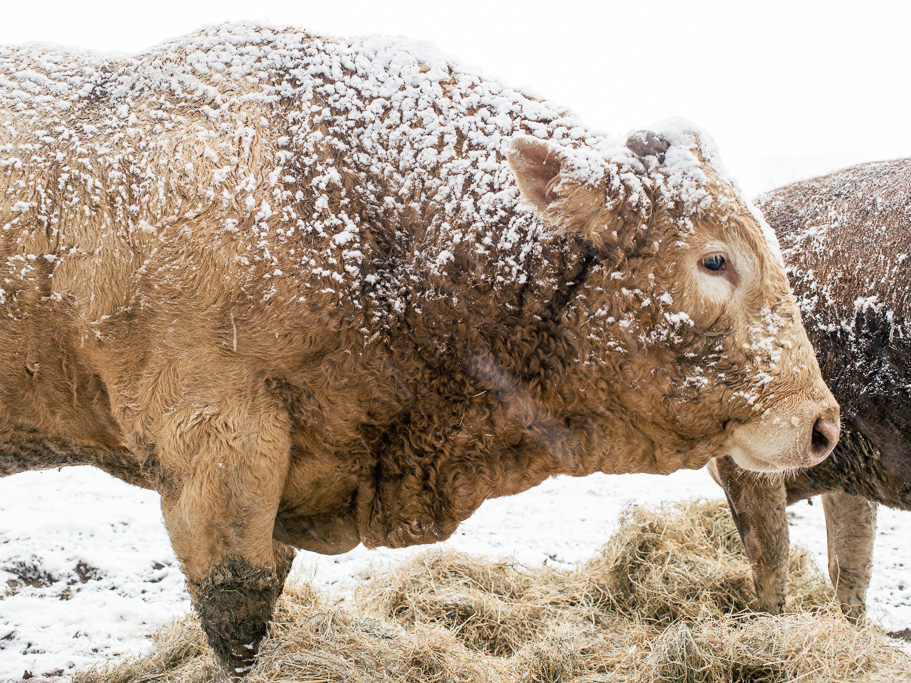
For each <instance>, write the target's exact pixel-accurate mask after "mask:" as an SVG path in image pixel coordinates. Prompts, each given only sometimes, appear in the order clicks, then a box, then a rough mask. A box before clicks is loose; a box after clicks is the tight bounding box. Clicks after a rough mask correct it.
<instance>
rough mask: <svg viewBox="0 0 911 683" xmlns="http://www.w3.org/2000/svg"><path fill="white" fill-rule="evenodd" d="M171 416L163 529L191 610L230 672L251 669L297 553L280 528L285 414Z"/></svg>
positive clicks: (165, 440) (234, 410)
mask: <svg viewBox="0 0 911 683" xmlns="http://www.w3.org/2000/svg"><path fill="white" fill-rule="evenodd" d="M204 411H205V414H204V415H200V412H201V411H200V409H199V408H198V407H196V408H195V409H193V410H187V411H183V412H182V411H175V412H173V413H170V414H169V416H168V418H169V423H170V429H169V430H168V431H167V432H165V433H162V434H161V437H162V441H160V442H159V446H160V454H161V461H162V469H163V470H165V471H171V472H172V473H173V485H166V486H164V488H163V491H162V510H163V513H164V520H165V525H166V526H167V529H168V533H169V534H170V537H171V542H172V544H173V546H174V550H175V552H176V553H177V556H178V558H179V559H180V562H181V566H182V568H183V571H184V574H185V575H186V578H187V586H188V588H189V591H190V595H191V598H192V601H193V606H194V608H195V609H196V612H197V614H198V615H199V620H200V623H201V625H202V628H203V630H204V631H205V633H206V637H207V638H208V640H209V644H210V645H211V647H212V649H213V651H214V653H215V655H216V659H217V660H218V662H219V663H220V664H221V665H222V667H223V668H224V669H225V671H226V673H227V674H228V676H229V677H231V678H240V677H241V676H243V675H244V674H245V673H246V672H247V671H248V670H249V669H250V668H251V667H252V665H253V661H254V658H255V656H256V653H257V651H258V649H259V644H260V641H262V639H263V637H265V635H266V633H267V630H268V627H269V623H270V621H271V619H272V613H273V609H274V607H275V603H276V600H277V599H278V597H279V595H280V594H281V591H282V587H283V585H284V581H285V577H286V576H287V574H288V570H289V569H290V566H291V561H292V559H293V555H294V551H293V550H292V549H291V548H290V547H288V546H286V545H284V544H282V543H278V542H275V541H273V538H272V533H273V528H274V524H275V516H276V512H277V510H278V505H279V499H280V497H281V492H282V489H283V487H284V483H285V478H286V476H287V471H288V462H289V458H290V445H289V441H288V425H287V419H286V417H285V415H284V414H283V413H282V412H281V411H280V410H271V411H270V410H266V409H264V408H263V407H262V406H257V409H256V410H255V411H254V410H243V409H239V408H238V405H237V404H232V405H229V406H227V407H226V408H223V409H222V408H214V407H212V406H207V407H206V408H204Z"/></svg>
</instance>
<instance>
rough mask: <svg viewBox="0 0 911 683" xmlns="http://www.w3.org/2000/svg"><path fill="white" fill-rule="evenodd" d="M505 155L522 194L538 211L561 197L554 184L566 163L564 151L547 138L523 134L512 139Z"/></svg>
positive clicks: (543, 210) (540, 211)
mask: <svg viewBox="0 0 911 683" xmlns="http://www.w3.org/2000/svg"><path fill="white" fill-rule="evenodd" d="M506 159H507V160H508V161H509V165H510V166H511V167H512V172H513V173H515V174H516V182H517V183H518V184H519V191H520V192H521V193H522V196H523V197H524V198H525V199H526V200H527V201H528V202H529V203H530V204H531V205H532V206H533V207H535V209H536V210H537V212H538V213H539V214H541V213H544V212H545V211H546V210H547V208H548V207H549V206H550V205H551V204H553V203H554V202H555V201H556V200H557V199H558V198H559V195H558V194H557V193H556V191H555V190H556V187H555V186H556V184H557V182H558V181H557V178H558V176H559V175H560V171H561V170H562V168H563V165H564V164H565V163H566V157H565V154H564V153H563V151H562V150H560V149H559V148H558V147H556V146H555V145H552V144H550V143H548V142H545V141H544V140H538V139H537V138H532V137H528V136H525V135H522V136H519V137H515V138H513V139H512V141H511V143H510V145H509V149H508V150H507V151H506Z"/></svg>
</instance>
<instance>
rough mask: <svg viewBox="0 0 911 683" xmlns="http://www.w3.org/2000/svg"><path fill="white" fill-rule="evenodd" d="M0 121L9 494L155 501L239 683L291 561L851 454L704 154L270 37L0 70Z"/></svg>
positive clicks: (409, 63) (383, 50)
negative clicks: (553, 500)
mask: <svg viewBox="0 0 911 683" xmlns="http://www.w3.org/2000/svg"><path fill="white" fill-rule="evenodd" d="M0 114H2V122H3V127H2V128H0V288H2V293H0V342H2V343H0V473H3V474H7V475H8V474H14V473H16V472H19V471H22V470H28V469H37V468H45V467H56V466H60V465H68V464H92V465H96V466H98V467H101V468H103V469H105V470H106V471H108V472H110V473H112V474H114V475H115V476H118V477H120V478H122V479H125V480H127V481H130V482H132V483H135V484H138V485H140V486H146V487H149V488H154V489H155V490H157V491H159V492H160V493H161V501H162V510H163V514H164V520H165V524H166V525H167V528H168V531H169V533H170V535H171V539H172V541H173V545H174V549H175V551H176V553H177V555H178V557H179V558H180V561H181V563H182V567H183V570H184V572H185V574H186V577H187V582H188V585H189V588H190V592H191V595H192V597H193V601H194V605H195V607H196V609H197V611H198V613H199V615H200V619H201V621H202V624H203V627H204V629H205V631H206V633H207V635H208V638H209V641H210V643H211V644H212V646H213V648H214V650H215V653H216V655H217V656H218V658H219V659H220V661H221V662H222V663H223V664H224V665H225V666H226V667H227V668H228V669H229V671H230V672H232V673H236V674H240V673H243V671H245V670H246V668H247V667H249V666H250V664H251V663H252V660H253V656H254V654H255V652H256V650H257V647H258V645H259V642H260V640H261V638H262V637H263V635H264V634H265V632H266V628H267V624H268V620H269V619H270V617H271V613H272V608H273V604H274V602H275V599H276V597H277V596H278V594H279V593H280V591H281V587H282V584H283V581H284V577H285V574H286V572H287V569H288V566H289V563H290V558H291V556H292V550H291V548H292V547H297V548H304V549H308V550H312V551H316V552H321V553H338V552H344V551H346V550H349V549H350V548H353V547H354V546H356V545H357V544H359V543H364V544H367V545H370V546H378V545H387V546H403V545H409V544H414V543H429V542H433V541H436V540H440V539H444V538H446V537H447V536H449V535H450V534H451V533H452V532H453V530H454V529H455V528H456V527H457V525H458V524H459V523H460V522H461V521H462V520H464V519H466V518H467V517H468V516H469V515H470V514H471V513H472V512H473V511H474V510H475V509H476V508H477V507H478V506H479V505H480V504H481V502H482V501H484V500H485V499H486V498H490V497H493V496H501V495H507V494H511V493H516V492H518V491H521V490H523V489H526V488H528V487H531V486H534V485H536V484H538V483H539V482H541V481H542V480H543V479H545V478H547V477H549V476H553V475H556V474H561V473H564V474H572V475H584V474H588V473H591V472H596V471H603V472H660V473H667V472H672V471H674V470H676V469H678V468H681V467H688V468H698V467H701V466H702V465H704V464H705V463H706V461H707V460H708V459H709V458H710V457H712V456H714V455H717V454H719V453H728V454H731V455H733V456H734V457H735V458H736V459H737V460H738V462H740V463H741V464H742V465H744V466H745V467H748V468H752V469H757V470H781V469H785V468H791V467H796V466H804V465H810V464H813V463H816V462H818V461H820V460H821V459H822V458H824V457H825V456H826V455H827V454H828V452H829V451H830V450H831V448H832V446H833V445H834V443H835V441H836V440H837V438H838V431H839V428H838V406H837V404H836V403H835V401H834V400H833V398H832V396H831V395H830V393H829V392H828V390H827V389H826V387H825V385H824V384H823V382H822V380H821V378H820V375H819V370H818V368H817V365H816V361H815V359H814V356H813V352H812V349H811V348H810V346H809V344H808V342H807V339H806V336H805V333H804V330H803V328H802V327H801V324H800V319H799V316H798V312H797V309H796V307H795V304H794V300H793V297H792V296H791V294H790V292H789V290H788V284H787V280H786V279H785V274H784V272H783V267H782V264H781V261H780V258H779V257H778V256H777V253H776V247H775V243H774V238H772V239H771V240H770V239H769V237H768V232H767V231H765V232H764V230H763V226H762V223H761V220H760V218H759V217H758V214H756V213H755V212H754V211H753V210H752V209H751V207H750V205H749V204H748V203H747V202H746V201H745V200H744V199H743V198H742V197H741V196H740V194H739V192H738V191H737V189H736V188H735V186H734V185H733V184H732V183H731V181H730V180H728V179H727V177H726V176H725V174H724V172H723V170H722V169H721V166H720V163H719V161H718V159H717V155H716V152H715V150H714V147H713V145H712V143H711V142H710V140H709V139H708V138H707V137H706V136H705V135H704V134H700V133H697V132H694V131H692V130H690V129H688V128H687V127H685V126H681V125H680V124H673V123H672V124H668V125H666V126H663V127H662V128H661V129H660V130H655V131H643V132H639V133H635V134H633V135H632V136H630V137H629V139H628V140H625V141H624V140H613V139H609V138H605V137H603V136H601V135H598V134H596V133H594V132H592V131H590V130H588V129H586V128H585V127H584V126H582V125H581V124H580V123H579V122H578V121H577V120H576V119H574V118H573V117H572V116H571V115H570V114H568V113H566V112H565V111H564V110H562V109H560V108H557V107H555V106H554V105H552V104H550V103H547V102H543V101H539V100H535V99H532V98H530V97H527V96H525V95H523V94H521V93H519V92H517V91H514V90H511V89H509V88H507V87H505V86H503V85H501V84H499V83H497V82H495V81H491V80H487V79H484V78H481V77H479V76H477V75H475V74H473V73H471V72H468V71H465V70H463V69H461V68H460V67H458V66H456V65H453V64H451V63H448V62H446V61H445V60H443V59H442V58H441V57H439V56H437V55H435V54H433V53H430V52H429V51H427V50H426V48H423V47H409V46H407V45H403V44H401V43H398V42H395V41H389V40H384V39H377V40H366V41H357V42H347V41H338V40H328V39H323V38H317V37H313V36H310V35H308V34H305V33H302V32H298V31H294V30H290V29H287V30H269V29H261V28H256V27H250V26H245V25H228V26H221V27H216V28H212V29H208V30H206V31H203V32H201V33H199V34H196V35H193V36H190V37H188V38H186V39H183V40H180V41H177V42H174V43H169V44H166V45H164V46H162V47H159V48H157V49H155V50H151V51H149V52H146V53H143V54H142V55H140V56H138V57H134V58H105V57H93V56H90V55H85V54H81V53H80V54H73V53H66V52H53V51H50V52H48V51H41V50H40V49H38V48H8V49H3V50H0Z"/></svg>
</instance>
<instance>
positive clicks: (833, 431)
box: [811, 417, 841, 460]
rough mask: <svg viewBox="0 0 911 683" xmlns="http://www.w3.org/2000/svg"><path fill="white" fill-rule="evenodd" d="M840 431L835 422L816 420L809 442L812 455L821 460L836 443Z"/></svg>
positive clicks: (822, 419) (823, 419)
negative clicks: (810, 442)
mask: <svg viewBox="0 0 911 683" xmlns="http://www.w3.org/2000/svg"><path fill="white" fill-rule="evenodd" d="M840 431H841V430H840V429H839V427H838V423H837V422H833V421H832V420H829V419H826V418H822V417H821V418H819V419H817V420H816V423H815V424H814V425H813V436H812V440H811V441H812V446H811V450H812V451H813V455H814V456H816V457H817V458H819V459H820V460H821V459H822V458H825V457H826V456H827V455H828V454H829V453H831V452H832V449H833V448H835V444H836V443H838V436H839V432H840Z"/></svg>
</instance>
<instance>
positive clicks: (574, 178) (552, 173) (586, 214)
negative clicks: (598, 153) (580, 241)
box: [506, 135, 606, 241]
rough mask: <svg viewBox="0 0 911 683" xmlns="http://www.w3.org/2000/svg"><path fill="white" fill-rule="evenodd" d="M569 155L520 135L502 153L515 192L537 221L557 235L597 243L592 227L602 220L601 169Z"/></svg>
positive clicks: (554, 147)
mask: <svg viewBox="0 0 911 683" xmlns="http://www.w3.org/2000/svg"><path fill="white" fill-rule="evenodd" d="M572 155H573V152H572V151H570V150H568V149H565V148H563V147H560V146H559V145H556V144H554V143H550V142H546V141H544V140H539V139H537V138H533V137H529V136H524V135H522V136H518V137H515V138H513V139H512V141H511V143H510V146H509V149H508V150H507V152H506V158H507V160H508V161H509V165H510V166H511V167H512V170H513V173H515V175H516V182H517V183H518V185H519V191H520V192H521V193H522V196H523V197H524V198H525V199H526V200H527V201H528V202H529V203H530V204H531V205H532V207H534V210H535V213H536V214H537V215H538V218H540V219H541V220H542V221H544V222H545V223H546V224H548V225H549V226H550V227H552V228H554V229H555V230H556V231H557V232H561V233H569V232H579V233H582V234H583V235H584V236H585V237H587V238H589V239H592V240H594V241H597V236H596V235H595V234H594V231H595V229H596V226H597V225H598V224H599V223H603V222H604V220H605V219H606V218H605V216H603V213H604V209H605V194H604V180H605V176H604V171H605V169H604V168H594V167H592V166H591V164H585V163H581V162H580V160H578V159H574V158H573V156H572ZM583 169H584V170H583Z"/></svg>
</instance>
